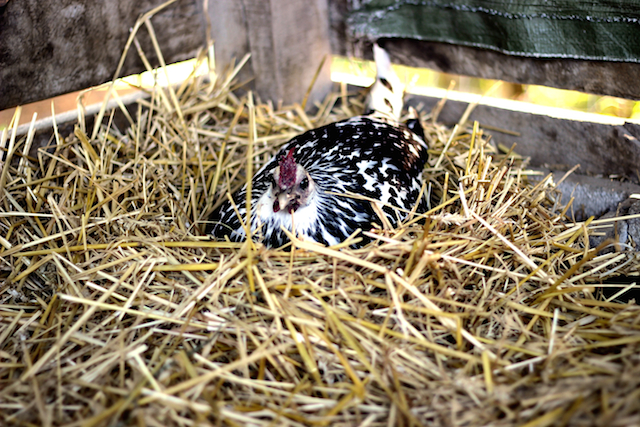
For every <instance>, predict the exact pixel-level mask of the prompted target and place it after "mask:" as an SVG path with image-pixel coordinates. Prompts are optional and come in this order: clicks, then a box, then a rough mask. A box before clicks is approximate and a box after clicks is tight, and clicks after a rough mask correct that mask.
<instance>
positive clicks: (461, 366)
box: [0, 59, 640, 426]
mask: <svg viewBox="0 0 640 427" xmlns="http://www.w3.org/2000/svg"><path fill="white" fill-rule="evenodd" d="M203 60H204V59H203ZM237 70H238V67H236V68H235V69H233V70H228V71H227V72H224V73H223V72H220V73H218V74H216V72H215V70H213V69H211V70H210V73H209V74H208V75H206V76H201V77H194V76H192V77H191V78H189V79H188V80H187V81H185V82H184V83H183V84H182V85H181V86H179V87H175V88H172V87H169V88H157V89H156V90H154V91H152V92H151V93H150V94H149V95H150V96H149V97H148V98H146V99H144V100H141V101H138V103H137V104H134V105H132V106H129V108H128V110H127V109H125V108H124V107H123V106H121V107H120V108H117V109H115V110H112V111H111V112H107V113H106V115H105V116H104V117H102V116H99V117H98V119H97V121H96V123H98V124H99V126H97V127H96V131H95V132H93V133H92V132H89V131H90V129H88V128H89V126H87V125H86V121H85V119H84V117H82V116H81V118H80V120H79V122H78V124H77V126H76V128H75V132H73V134H71V135H68V136H64V137H63V135H60V134H59V133H58V132H57V129H56V128H55V126H54V129H53V136H52V138H51V141H50V144H49V145H48V146H47V147H43V148H40V149H38V150H37V156H30V155H29V151H30V148H31V147H30V146H31V142H32V140H33V132H30V133H29V134H27V135H26V136H25V137H22V138H18V137H16V135H15V133H11V132H8V133H4V134H3V137H2V141H0V142H1V143H2V144H3V146H4V147H6V149H7V150H8V156H7V159H6V162H5V163H4V167H3V168H2V175H1V177H0V185H1V186H2V188H1V195H2V199H1V215H0V227H1V228H2V233H1V235H2V237H0V243H1V244H2V247H3V248H2V253H1V254H0V256H1V259H2V275H3V276H2V277H3V281H2V285H1V287H0V298H1V300H0V304H1V305H0V316H1V317H0V415H1V417H2V420H3V424H5V425H6V424H17V425H83V426H93V425H121V424H118V423H122V424H126V425H128V424H136V425H150V426H153V425H157V426H160V425H161V426H190V425H248V426H249V425H251V426H253V425H256V426H263V425H264V426H266V425H292V426H297V425H320V426H322V425H343V426H347V425H367V426H383V425H384V426H387V425H465V426H472V425H498V426H500V425H527V426H543V425H569V424H570V425H608V426H614V425H621V426H622V425H625V426H626V425H632V424H636V425H637V424H639V423H640V409H639V408H640V405H638V401H639V399H640V310H639V309H638V306H637V305H635V304H634V303H633V301H632V302H631V303H619V302H616V300H615V299H611V298H610V299H605V298H604V297H602V296H600V293H599V292H598V288H599V287H600V283H601V282H602V280H603V279H604V278H606V277H609V276H612V275H615V274H620V273H625V274H631V273H633V271H634V269H636V270H637V266H636V263H637V261H635V260H634V258H633V255H631V254H627V253H621V252H610V253H606V254H602V253H600V252H599V251H598V249H597V248H591V247H589V238H588V236H589V234H590V233H593V232H594V231H593V230H594V229H595V228H596V227H594V223H595V221H593V222H591V223H574V222H571V221H569V220H567V218H566V216H565V215H564V212H565V211H566V210H567V209H566V208H563V207H561V206H557V205H556V204H555V202H554V200H556V197H555V195H554V189H553V183H552V182H551V179H550V178H546V179H543V180H542V181H540V182H539V183H538V184H537V185H535V186H533V185H531V184H529V183H528V181H527V179H526V173H525V171H524V169H523V168H522V166H523V165H522V160H521V159H520V158H518V156H517V155H515V154H514V153H512V152H506V153H505V152H499V151H498V150H496V149H494V147H493V146H492V145H491V144H490V143H488V139H489V138H488V137H487V135H486V134H485V133H484V132H483V131H482V130H481V129H480V127H479V126H478V125H477V124H473V125H471V126H464V125H462V126H457V127H455V128H454V129H448V128H446V127H444V126H441V125H439V124H437V123H436V122H435V121H434V120H433V119H434V117H435V114H432V113H424V112H423V113H422V119H423V124H424V128H425V134H426V138H427V140H428V141H427V142H428V144H429V146H430V153H431V160H430V162H429V165H428V168H427V170H426V172H425V175H426V180H425V197H428V199H429V200H430V203H431V207H430V210H429V211H428V212H427V213H420V214H418V215H415V216H414V217H412V218H410V219H409V220H408V221H407V222H406V224H404V225H403V226H402V227H400V228H398V229H389V228H388V227H387V228H384V227H381V228H380V229H377V230H370V231H365V232H366V233H368V234H369V235H370V236H372V237H373V238H374V242H373V243H371V244H369V245H368V246H366V247H365V248H363V249H358V250H353V249H351V248H350V247H349V246H348V244H345V245H342V246H341V247H329V248H328V247H322V246H319V245H316V244H314V243H311V242H307V241H300V240H298V239H295V238H294V240H293V246H294V247H295V249H294V250H291V251H284V250H277V249H276V250H274V249H266V248H265V247H263V246H262V245H261V244H259V243H255V244H254V243H251V242H245V243H242V244H235V243H228V242H215V241H212V240H210V239H209V238H208V237H203V235H204V232H203V230H204V229H205V222H206V220H207V218H208V215H209V213H210V212H211V211H212V209H213V208H215V206H216V205H217V204H219V203H221V201H222V200H223V199H224V198H225V197H226V194H227V192H228V191H229V190H234V189H236V188H238V187H239V186H241V185H242V184H243V183H244V182H245V181H246V179H247V176H246V175H245V172H246V170H247V165H248V164H250V165H251V167H252V168H253V170H256V168H258V167H259V166H260V165H262V164H263V163H264V162H265V161H266V160H267V159H268V158H269V156H270V155H272V153H274V152H275V151H276V149H277V148H278V147H279V146H280V145H281V144H283V143H284V142H286V141H287V140H288V139H289V138H291V137H292V136H293V135H295V134H298V133H300V132H302V131H304V130H305V129H309V128H313V127H317V126H320V125H323V124H326V123H329V122H332V121H335V120H338V119H341V118H344V117H348V116H350V115H353V114H357V113H358V112H359V109H360V105H358V101H357V98H352V97H350V96H346V94H345V93H344V91H343V92H342V93H338V94H333V95H331V96H329V97H328V98H327V100H326V101H325V102H324V103H323V104H322V105H318V106H317V107H318V108H317V113H316V114H315V115H307V114H306V113H305V112H304V109H303V107H302V106H301V105H294V106H286V107H275V106H273V105H272V104H261V103H259V102H256V103H255V104H254V102H253V98H252V97H251V95H250V94H249V95H243V96H242V97H241V96H240V95H238V94H237V93H236V88H234V87H233V84H232V82H233V81H234V76H235V73H236V72H237ZM343 89H344V88H343ZM118 115H120V116H122V117H124V118H125V119H126V123H128V124H127V125H126V126H120V127H118V126H116V125H115V124H114V123H115V122H116V120H115V118H116V117H117V116H118ZM608 224H610V223H605V222H602V223H600V224H599V225H597V227H602V226H606V225H608ZM614 297H615V295H614Z"/></svg>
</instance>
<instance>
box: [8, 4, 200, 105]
mask: <svg viewBox="0 0 640 427" xmlns="http://www.w3.org/2000/svg"><path fill="white" fill-rule="evenodd" d="M165 1H166V0H138V1H135V2H132V1H127V0H104V1H95V2H94V1H78V0H57V1H55V2H43V1H39V0H19V1H15V0H14V1H9V2H8V3H7V4H6V5H5V6H4V7H2V8H0V109H5V108H9V107H12V106H15V105H19V104H26V103H29V102H33V101H37V100H41V99H47V98H50V97H53V96H56V95H60V94H64V93H67V92H73V91H76V90H81V89H85V88H88V87H91V86H95V85H98V84H101V83H104V82H106V81H109V80H111V79H112V78H113V74H114V72H115V70H116V67H117V64H118V61H119V59H120V55H121V53H122V51H123V48H124V46H125V43H126V40H127V38H128V37H129V30H130V29H131V27H133V25H134V24H135V21H136V19H137V18H138V17H139V16H140V15H142V14H143V13H145V12H147V11H148V10H150V9H152V8H154V7H156V6H159V5H161V4H163V3H165ZM201 2H202V0H178V1H177V2H176V3H174V4H172V5H171V6H169V7H168V8H166V9H165V10H163V11H162V12H160V13H159V14H157V15H156V16H155V17H154V18H153V19H152V20H151V22H152V23H153V26H154V29H155V33H156V36H157V39H158V42H159V44H160V47H161V50H162V54H163V56H164V59H165V61H166V62H167V63H172V62H177V61H180V60H184V59H188V58H192V57H194V56H195V55H196V53H197V50H198V49H199V48H201V47H202V46H204V41H205V24H206V23H205V19H204V15H203V14H202V3H201ZM138 40H139V41H140V43H141V45H142V47H143V49H144V51H145V53H146V54H147V55H148V56H149V59H150V61H151V63H152V65H158V62H157V59H156V55H155V53H154V51H153V48H152V46H151V42H150V39H149V37H148V34H147V32H146V30H145V29H142V30H141V31H140V32H139V36H138ZM143 70H144V66H143V64H142V62H141V61H140V60H139V58H138V55H137V54H136V52H135V48H132V51H131V52H130V53H129V55H128V58H127V61H126V63H125V66H124V69H123V71H122V75H129V74H134V73H138V72H141V71H143Z"/></svg>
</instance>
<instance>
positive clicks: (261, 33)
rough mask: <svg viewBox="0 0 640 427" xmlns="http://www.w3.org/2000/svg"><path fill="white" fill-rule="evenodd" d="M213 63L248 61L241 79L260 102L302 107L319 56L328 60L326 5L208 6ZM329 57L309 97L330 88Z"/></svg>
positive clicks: (265, 0)
mask: <svg viewBox="0 0 640 427" xmlns="http://www.w3.org/2000/svg"><path fill="white" fill-rule="evenodd" d="M209 16H210V19H211V33H212V37H213V38H214V40H215V41H216V61H217V62H218V63H219V64H228V63H229V62H230V61H231V60H232V59H233V58H235V59H236V60H238V61H239V60H240V59H241V58H242V57H243V56H244V55H245V54H246V53H251V59H250V61H249V63H248V64H247V66H245V68H244V69H243V71H242V73H241V75H240V79H241V80H247V79H253V81H252V83H251V85H250V87H251V88H252V89H254V90H255V91H256V92H257V93H258V94H259V95H260V96H261V98H262V100H263V101H266V100H272V101H275V102H277V101H280V100H282V101H284V102H285V103H292V102H301V101H302V99H303V97H304V95H305V92H306V91H307V88H308V87H309V85H310V83H311V82H312V80H313V76H314V74H315V72H316V70H317V68H318V66H319V65H320V63H321V61H322V59H323V57H325V56H330V54H331V48H330V44H329V24H328V19H329V18H328V10H327V0H238V1H233V0H222V1H213V2H211V3H210V4H209ZM330 62H331V61H330V58H328V60H327V61H326V63H325V66H324V68H323V69H322V71H321V73H320V76H319V78H318V81H317V83H316V85H315V86H314V92H313V93H312V95H311V97H310V102H313V101H315V100H320V99H322V98H323V97H324V96H325V95H326V94H327V93H328V92H329V90H330V88H331V75H330Z"/></svg>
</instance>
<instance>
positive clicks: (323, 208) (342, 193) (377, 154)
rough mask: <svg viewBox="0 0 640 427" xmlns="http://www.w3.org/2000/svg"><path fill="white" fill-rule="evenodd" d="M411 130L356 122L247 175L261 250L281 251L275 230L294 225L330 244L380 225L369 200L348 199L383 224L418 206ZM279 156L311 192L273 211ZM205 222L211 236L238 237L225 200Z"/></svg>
mask: <svg viewBox="0 0 640 427" xmlns="http://www.w3.org/2000/svg"><path fill="white" fill-rule="evenodd" d="M415 125H416V124H415V123H413V126H414V129H415V130H416V131H415V132H414V131H412V130H411V129H410V128H409V127H408V126H406V125H404V124H398V123H396V122H395V121H393V120H388V119H384V118H376V117H372V116H358V117H353V118H350V119H347V120H343V121H340V122H337V123H333V124H330V125H327V126H323V127H320V128H317V129H313V130H310V131H308V132H305V133H304V134H302V135H299V136H297V137H295V138H293V139H292V140H291V141H289V142H288V143H287V144H285V145H284V146H283V147H282V149H281V150H280V151H279V152H278V153H277V154H276V155H275V156H274V157H273V158H272V159H271V160H270V161H269V162H268V163H267V164H266V165H264V167H262V168H261V169H260V170H259V171H258V172H257V173H256V174H255V175H254V177H253V180H252V187H253V189H252V200H251V214H252V216H251V229H252V233H253V234H255V235H256V237H258V238H260V239H262V241H263V242H264V243H265V244H266V245H268V246H281V245H283V244H285V243H287V242H288V238H287V237H286V235H285V234H284V233H283V232H282V229H281V226H284V228H286V229H287V230H289V231H291V228H292V224H295V231H296V234H298V235H301V236H302V237H303V238H305V239H311V240H314V241H316V242H319V243H323V244H327V245H334V244H337V243H339V242H341V241H343V240H344V239H346V238H347V237H348V236H349V235H351V234H352V233H353V232H354V231H355V230H356V229H358V228H360V229H363V230H369V229H370V228H371V227H372V224H374V223H377V224H380V223H381V221H380V218H379V217H378V215H377V214H376V213H375V211H374V209H373V207H372V205H371V202H370V201H368V200H362V199H357V198H353V197H349V196H348V195H349V194H355V195H360V196H365V197H366V198H368V199H373V200H377V201H379V202H380V207H381V208H382V211H383V212H384V214H385V216H386V217H387V219H388V221H389V223H390V224H392V225H397V224H398V222H399V220H402V219H404V218H405V217H406V211H409V210H411V209H412V208H413V207H414V205H415V204H416V203H421V202H420V201H419V200H418V198H419V194H420V189H421V185H422V169H423V168H424V166H425V163H426V161H427V146H426V144H425V143H424V141H423V139H422V138H421V136H419V135H418V134H420V133H422V129H421V128H420V127H419V124H418V125H417V127H415ZM287 155H290V156H293V160H294V161H295V164H296V165H299V166H301V167H302V168H303V169H304V170H305V171H306V172H307V173H308V176H309V177H310V178H311V181H312V182H313V184H315V187H314V190H313V192H312V194H311V195H310V196H309V197H308V200H307V202H306V204H304V205H302V206H299V207H297V206H296V208H295V209H282V210H280V209H279V207H278V206H279V205H278V204H277V203H278V202H277V200H278V199H277V195H276V190H275V188H277V187H278V184H277V183H276V182H275V180H274V178H273V176H274V171H275V169H276V168H279V167H280V165H282V162H283V159H284V158H285V157H286V156H287ZM336 193H337V194H336ZM245 198H246V188H243V189H242V190H240V191H238V192H237V193H236V194H234V195H233V200H234V203H235V205H236V207H237V209H238V211H239V213H240V215H241V217H242V218H243V220H244V218H245V216H246V210H245ZM393 207H395V208H400V210H398V209H393ZM274 210H275V211H274ZM212 220H213V223H214V225H213V230H212V234H214V235H215V236H217V237H220V238H222V237H224V236H229V238H230V239H231V240H232V241H240V240H244V239H245V238H246V235H245V232H244V229H243V228H242V226H241V223H240V221H239V219H238V216H237V214H236V212H235V210H234V209H233V206H232V205H231V204H230V203H229V202H226V203H224V204H223V205H222V206H221V207H220V208H219V209H218V210H217V211H216V212H215V213H214V215H213V217H212Z"/></svg>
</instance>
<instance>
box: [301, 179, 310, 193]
mask: <svg viewBox="0 0 640 427" xmlns="http://www.w3.org/2000/svg"><path fill="white" fill-rule="evenodd" d="M307 188H309V179H308V178H307V177H304V178H303V179H302V181H301V182H300V189H301V190H306V189H307Z"/></svg>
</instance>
